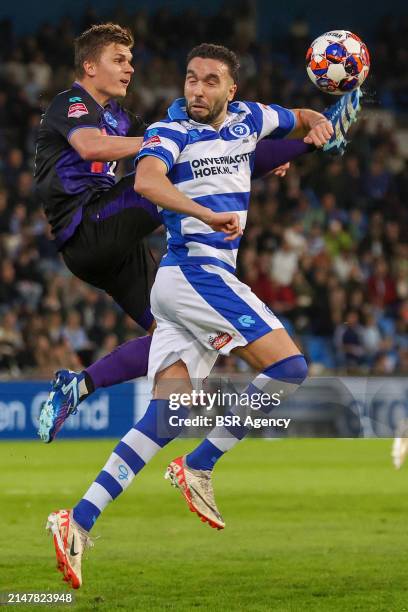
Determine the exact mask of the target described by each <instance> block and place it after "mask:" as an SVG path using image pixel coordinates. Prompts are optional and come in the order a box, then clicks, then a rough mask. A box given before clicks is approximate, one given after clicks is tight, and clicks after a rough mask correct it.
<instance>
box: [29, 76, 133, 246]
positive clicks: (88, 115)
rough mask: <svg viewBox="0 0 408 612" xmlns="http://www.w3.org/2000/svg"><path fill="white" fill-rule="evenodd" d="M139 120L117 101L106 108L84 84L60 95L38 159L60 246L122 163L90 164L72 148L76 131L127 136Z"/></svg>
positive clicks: (39, 188) (47, 118)
mask: <svg viewBox="0 0 408 612" xmlns="http://www.w3.org/2000/svg"><path fill="white" fill-rule="evenodd" d="M134 119H136V120H138V121H139V124H141V123H142V122H141V120H140V119H139V118H136V117H134V116H131V115H130V114H129V113H128V112H127V111H125V110H124V109H123V108H122V107H121V106H120V105H119V104H118V103H117V102H116V101H114V100H111V101H109V103H108V104H107V105H106V106H104V107H103V106H101V105H100V104H99V103H98V102H97V101H96V100H95V99H94V98H93V97H92V96H91V95H90V94H89V93H88V92H87V91H86V90H85V89H84V88H83V87H81V85H80V84H79V83H74V84H73V86H72V88H71V89H68V90H67V91H63V92H62V93H60V94H58V95H57V96H56V97H55V98H54V100H53V101H52V102H51V104H50V106H49V107H48V109H47V110H46V112H45V113H44V115H43V118H42V121H41V126H40V130H39V134H38V140H37V149H36V156H35V181H36V192H37V195H38V197H39V199H40V200H41V202H42V204H43V206H44V210H45V214H46V216H47V219H48V221H49V223H50V225H51V228H52V231H53V234H54V236H55V239H56V242H57V245H58V246H59V247H60V246H61V245H62V244H63V243H64V242H65V241H66V240H68V238H70V237H71V236H72V235H73V233H74V231H75V229H76V227H77V226H78V225H79V223H80V222H81V219H82V210H83V207H84V205H85V204H87V203H88V202H89V201H90V200H91V199H94V198H95V197H97V196H98V194H99V193H101V192H103V191H105V190H107V189H110V188H111V187H112V186H113V185H114V184H115V167H116V164H117V162H116V161H115V160H112V161H111V162H106V163H105V162H99V161H87V160H84V159H82V157H81V156H80V155H79V154H78V153H77V151H76V150H75V149H74V148H73V147H72V146H71V145H70V138H71V136H72V134H74V133H75V132H76V130H79V129H82V128H98V129H100V130H101V131H102V132H103V133H104V134H108V135H114V136H126V135H127V134H128V132H129V130H130V128H131V127H133V125H132V124H133V123H134Z"/></svg>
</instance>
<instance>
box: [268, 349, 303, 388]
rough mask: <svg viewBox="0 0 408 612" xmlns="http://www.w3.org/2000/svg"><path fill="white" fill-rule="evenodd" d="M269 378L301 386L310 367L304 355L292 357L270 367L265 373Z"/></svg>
mask: <svg viewBox="0 0 408 612" xmlns="http://www.w3.org/2000/svg"><path fill="white" fill-rule="evenodd" d="M263 373H264V374H266V375H267V376H271V377H272V378H277V379H279V380H282V381H287V382H290V383H292V384H295V385H301V384H302V382H303V381H304V380H305V378H306V377H307V374H308V367H307V363H306V359H305V358H304V355H301V354H299V355H292V356H291V357H287V358H286V359H282V360H281V361H278V362H277V363H274V364H273V365H271V366H269V368H266V369H265V370H264V372H263Z"/></svg>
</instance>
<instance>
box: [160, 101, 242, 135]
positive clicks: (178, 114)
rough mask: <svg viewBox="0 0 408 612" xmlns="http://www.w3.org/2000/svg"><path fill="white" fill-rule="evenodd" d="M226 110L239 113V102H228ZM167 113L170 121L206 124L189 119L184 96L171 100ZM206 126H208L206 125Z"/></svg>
mask: <svg viewBox="0 0 408 612" xmlns="http://www.w3.org/2000/svg"><path fill="white" fill-rule="evenodd" d="M228 112H229V113H239V112H240V109H239V103H238V102H230V103H229V104H228ZM167 114H168V116H169V119H171V120H172V121H190V122H191V123H194V124H196V125H207V124H203V123H199V122H198V121H194V119H191V118H190V117H189V116H188V114H187V111H186V99H185V98H177V100H175V101H174V102H173V104H172V105H171V106H170V107H169V109H168V111H167ZM207 127H208V128H209V127H210V126H207Z"/></svg>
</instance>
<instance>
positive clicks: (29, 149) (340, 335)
mask: <svg viewBox="0 0 408 612" xmlns="http://www.w3.org/2000/svg"><path fill="white" fill-rule="evenodd" d="M107 17H109V18H110V19H112V20H113V21H117V22H119V23H122V24H123V25H128V26H129V27H131V29H132V30H133V32H134V34H135V40H136V43H135V47H134V50H133V53H134V65H135V75H134V78H133V82H132V85H131V88H130V93H129V94H128V97H127V99H126V101H125V106H127V107H128V108H130V109H131V110H132V111H134V112H137V113H138V114H140V115H142V116H143V117H144V119H145V121H146V123H150V122H152V121H154V120H156V119H158V118H160V117H162V116H164V114H165V112H166V109H167V106H168V103H169V101H171V100H172V99H174V98H175V97H178V96H179V95H180V94H181V92H182V85H183V69H184V57H185V52H186V51H187V50H188V48H190V47H191V46H193V45H194V44H197V43H198V42H201V41H203V40H209V41H212V42H222V43H224V44H227V45H229V46H231V48H233V49H234V50H236V51H237V52H238V55H239V57H240V61H241V65H242V69H241V83H240V89H239V98H240V99H250V100H258V101H261V102H275V103H279V104H282V105H284V106H286V107H289V108H291V107H301V106H310V107H312V108H315V109H316V110H321V109H322V108H323V107H324V105H325V103H327V102H330V103H331V102H332V101H333V100H327V99H325V98H324V97H323V95H322V94H320V93H319V92H318V91H317V90H316V89H315V88H314V87H313V86H312V85H311V84H310V83H309V82H308V79H307V77H306V74H305V70H304V64H303V58H304V54H305V50H306V49H307V47H308V44H309V42H310V40H311V39H312V36H311V34H310V32H309V26H308V24H307V22H306V21H304V20H303V19H302V18H298V19H297V20H295V21H294V22H293V24H292V26H291V28H290V30H289V31H288V32H286V33H285V36H284V37H283V35H282V40H281V41H279V40H278V41H276V40H275V41H274V45H275V46H273V45H272V44H265V43H262V44H258V43H257V42H256V16H255V15H254V14H253V13H252V10H251V8H250V7H249V5H248V6H247V5H245V4H242V5H241V7H240V8H239V9H238V10H237V8H236V5H234V12H233V13H232V10H231V9H230V8H228V5H225V6H224V7H223V8H222V9H221V10H220V11H219V13H218V14H217V15H212V16H207V17H205V16H203V15H197V14H196V13H195V9H193V8H192V9H189V10H187V11H185V12H184V13H181V14H178V15H175V14H172V13H171V11H170V10H169V9H168V8H162V9H160V10H158V11H157V12H156V13H154V14H151V15H149V14H148V13H146V12H144V11H138V12H137V13H135V14H133V15H127V14H124V12H123V11H122V10H120V11H119V10H118V11H116V13H114V14H112V15H109V16H106V15H103V16H100V15H98V14H97V13H96V12H95V10H94V9H92V8H89V9H88V10H87V12H86V14H85V15H84V19H83V23H82V25H81V29H84V28H86V27H88V26H89V25H91V24H92V23H97V22H100V21H105V20H106V18H107ZM152 32H154V35H152V34H151V33H152ZM77 33H78V31H76V29H75V28H74V27H73V24H72V22H71V21H70V20H69V19H64V20H62V21H61V22H60V23H59V24H58V25H56V26H54V25H50V24H44V25H43V26H42V27H40V28H39V30H38V31H37V32H36V33H33V34H31V35H29V36H24V37H21V38H17V37H16V36H15V35H14V33H13V30H12V27H11V24H10V23H9V22H8V21H6V20H5V21H3V22H2V23H0V34H1V35H0V159H1V162H0V378H8V377H18V376H22V375H24V376H25V377H29V376H31V377H37V378H41V377H50V376H51V374H52V372H53V371H54V370H55V369H58V367H60V366H65V367H70V368H72V369H78V368H80V367H81V364H84V365H88V364H89V363H90V362H91V361H92V360H95V359H96V358H98V357H99V356H102V355H103V354H105V353H107V352H109V351H110V350H112V349H113V348H114V347H115V346H116V345H117V344H118V343H120V342H122V341H124V340H126V339H129V338H131V337H133V336H134V335H136V334H138V333H141V330H140V329H138V328H137V326H136V324H134V323H133V321H131V320H130V319H129V317H126V316H124V315H123V313H122V312H121V311H120V309H119V308H118V307H116V306H115V305H114V303H113V302H112V301H111V300H110V298H108V297H107V296H105V295H104V294H102V293H101V292H99V291H97V290H94V289H93V288H91V287H89V286H86V285H85V284H83V283H82V282H81V281H79V280H78V279H76V278H74V277H73V276H72V275H71V274H70V273H69V272H68V271H67V270H66V268H65V266H64V264H63V262H62V261H61V260H60V258H59V256H58V253H57V251H56V249H55V247H54V245H53V243H52V241H50V234H49V229H48V226H47V223H46V221H45V218H44V215H43V213H42V211H41V208H40V207H39V203H38V201H37V200H36V198H35V195H34V192H33V163H34V152H35V142H36V134H37V130H38V126H39V122H40V118H41V113H42V110H43V109H44V108H45V107H46V106H47V104H48V102H49V101H50V100H51V99H52V97H53V96H54V95H55V94H56V93H57V92H58V91H61V90H63V89H65V88H67V86H69V84H70V83H71V82H72V81H73V80H74V75H73V47H72V42H73V38H74V36H75V35H76V34H77ZM180 41H182V44H181V43H180ZM367 42H368V44H369V47H370V50H371V54H372V56H373V57H375V64H374V66H373V70H372V74H371V75H370V77H369V82H368V85H367V90H368V95H367V96H366V99H367V101H368V103H370V105H371V106H370V107H371V108H372V109H373V108H374V109H375V108H376V107H377V106H376V105H378V104H379V103H380V104H381V105H382V107H383V108H384V107H385V108H389V109H391V110H392V111H395V112H396V113H397V112H398V109H399V108H400V107H403V105H404V104H406V100H407V97H408V76H407V73H406V70H405V66H406V63H407V55H408V19H405V20H404V19H399V20H398V21H397V20H396V19H393V18H391V17H389V18H387V19H384V20H382V22H381V25H380V27H379V29H378V31H377V33H376V36H375V39H374V40H373V41H369V40H368V41H367ZM278 43H279V45H278ZM393 48H394V49H396V53H395V54H393V53H390V49H393ZM391 58H393V59H391ZM395 58H397V59H398V61H397V62H396V63H395ZM398 65H402V66H403V70H400V71H399V70H398ZM404 75H405V76H404ZM374 91H375V92H376V93H375V100H374V99H373V97H374V96H373V93H372V92H374ZM370 92H371V93H370ZM363 104H364V101H363ZM372 126H373V122H372V121H371V122H370V125H369V123H368V122H367V121H366V119H365V118H364V112H363V113H362V119H360V121H359V123H358V125H357V126H356V128H355V129H354V132H353V135H352V142H351V143H350V145H349V147H348V150H347V153H346V154H345V156H344V157H343V158H330V157H327V156H325V155H323V154H322V153H313V154H309V155H307V156H305V157H304V158H302V159H300V160H299V161H297V162H296V163H293V164H292V167H291V169H290V171H289V173H288V175H287V177H286V178H285V179H280V178H277V177H275V176H270V177H269V178H267V179H265V180H258V181H255V182H254V183H253V192H252V199H251V207H250V215H249V223H248V226H247V231H246V235H245V237H244V240H243V243H242V248H241V255H240V260H239V274H240V276H241V278H242V279H243V280H244V281H245V282H247V283H248V284H249V285H250V286H251V287H252V289H253V290H254V291H255V292H256V293H257V294H258V295H259V296H260V297H261V298H262V299H263V300H264V301H265V302H266V304H268V306H269V307H270V308H271V309H272V310H273V311H274V312H275V313H276V314H277V315H278V316H279V317H280V318H281V319H282V321H283V322H284V323H285V325H286V326H287V328H288V329H289V331H290V332H291V333H292V334H293V335H294V337H295V338H296V340H297V341H298V342H299V345H300V346H301V347H302V349H303V351H304V353H305V355H306V356H307V358H308V359H309V361H310V362H311V364H312V367H311V372H312V373H313V372H314V373H320V372H324V371H331V372H349V373H361V374H376V375H383V374H394V373H401V374H403V373H404V374H407V373H408V242H407V235H408V232H407V229H408V206H407V202H408V161H407V159H405V158H404V157H403V155H402V153H401V152H400V150H399V147H398V144H397V138H396V135H397V132H396V127H388V126H387V125H385V124H384V123H382V122H381V119H379V120H378V121H376V122H375V125H374V128H375V129H373V127H372ZM151 247H152V249H153V252H155V254H156V256H157V258H159V257H160V255H161V253H162V252H163V248H164V236H163V233H162V232H160V231H159V232H157V233H156V234H155V235H154V236H152V238H151ZM241 366H242V364H241V363H240V362H239V361H236V360H230V361H225V360H220V363H219V367H220V369H223V368H224V369H226V368H237V367H238V368H239V367H241Z"/></svg>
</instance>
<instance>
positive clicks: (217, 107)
mask: <svg viewBox="0 0 408 612" xmlns="http://www.w3.org/2000/svg"><path fill="white" fill-rule="evenodd" d="M194 103H197V102H190V103H189V104H187V114H188V116H189V117H190V118H191V119H194V121H197V123H206V124H209V123H213V122H214V121H215V120H216V119H217V117H218V116H219V115H220V114H221V113H222V111H223V110H224V105H225V100H217V101H216V102H214V106H213V107H212V109H209V112H208V115H207V116H206V117H202V116H199V115H195V113H194V111H191V107H192V106H193V105H194Z"/></svg>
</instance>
